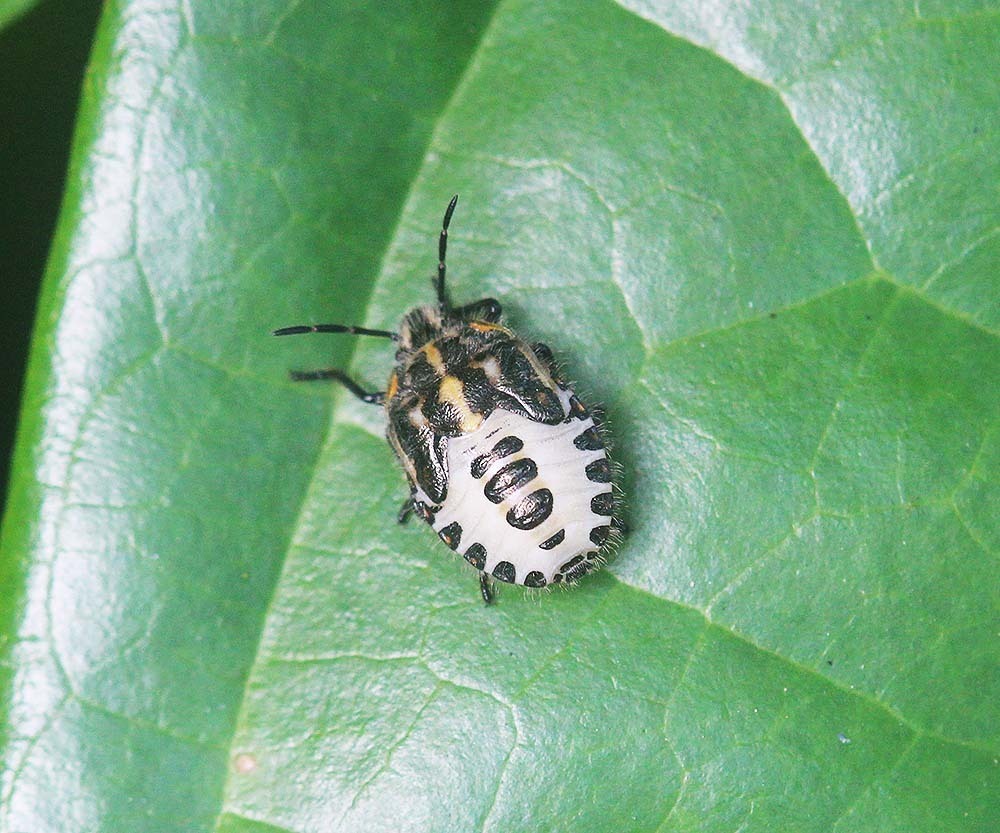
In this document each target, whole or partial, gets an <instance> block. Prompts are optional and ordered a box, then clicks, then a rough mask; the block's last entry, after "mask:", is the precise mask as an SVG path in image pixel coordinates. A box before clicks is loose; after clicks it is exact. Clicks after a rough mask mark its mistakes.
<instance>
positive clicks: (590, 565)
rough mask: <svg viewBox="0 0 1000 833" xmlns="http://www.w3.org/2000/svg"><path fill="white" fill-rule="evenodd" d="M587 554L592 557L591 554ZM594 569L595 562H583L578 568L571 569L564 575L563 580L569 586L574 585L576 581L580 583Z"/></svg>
mask: <svg viewBox="0 0 1000 833" xmlns="http://www.w3.org/2000/svg"><path fill="white" fill-rule="evenodd" d="M587 554H588V555H590V554H591V553H587ZM593 569H594V562H592V561H587V560H584V561H581V562H580V563H579V564H577V565H576V566H574V567H571V568H570V569H569V570H567V571H566V572H565V573H564V574H563V578H564V580H565V581H566V583H567V584H572V583H573V582H574V581H579V580H580V579H581V578H583V577H584V576H585V575H587V573H589V572H590V571H591V570H593Z"/></svg>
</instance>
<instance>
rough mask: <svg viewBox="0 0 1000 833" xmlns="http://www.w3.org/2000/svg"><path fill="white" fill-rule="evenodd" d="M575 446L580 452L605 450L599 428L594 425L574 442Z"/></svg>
mask: <svg viewBox="0 0 1000 833" xmlns="http://www.w3.org/2000/svg"><path fill="white" fill-rule="evenodd" d="M573 445H575V446H576V447H577V448H579V449H580V451H600V450H601V449H602V448H604V441H603V440H602V439H601V435H600V433H599V432H598V430H597V428H596V427H594V426H593V425H592V426H591V427H590V428H588V429H587V430H586V431H584V432H583V433H582V434H580V435H579V436H578V437H576V438H575V439H574V440H573Z"/></svg>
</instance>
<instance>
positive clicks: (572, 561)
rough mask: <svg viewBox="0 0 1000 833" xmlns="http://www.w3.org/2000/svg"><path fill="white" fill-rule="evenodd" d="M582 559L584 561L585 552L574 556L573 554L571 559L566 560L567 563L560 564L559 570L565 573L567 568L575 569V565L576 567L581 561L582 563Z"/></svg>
mask: <svg viewBox="0 0 1000 833" xmlns="http://www.w3.org/2000/svg"><path fill="white" fill-rule="evenodd" d="M581 561H583V554H582V553H581V554H580V555H574V556H573V557H572V558H571V559H570V560H569V561H567V562H566V563H565V564H561V565H560V566H559V572H560V573H565V572H566V571H567V570H571V569H573V568H574V567H575V566H576V565H577V564H579V563H580V562H581Z"/></svg>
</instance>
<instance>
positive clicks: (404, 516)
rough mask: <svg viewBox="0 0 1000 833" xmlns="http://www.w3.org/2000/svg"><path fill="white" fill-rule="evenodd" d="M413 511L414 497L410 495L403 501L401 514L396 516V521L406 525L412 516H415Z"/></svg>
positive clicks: (400, 508) (400, 509)
mask: <svg viewBox="0 0 1000 833" xmlns="http://www.w3.org/2000/svg"><path fill="white" fill-rule="evenodd" d="M413 509H414V507H413V495H410V496H409V497H408V498H407V499H406V500H404V501H403V505H402V506H400V507H399V514H398V515H397V516H396V520H397V521H398V522H399V523H401V524H405V523H406V522H407V521H408V520H409V519H410V515H412V514H413Z"/></svg>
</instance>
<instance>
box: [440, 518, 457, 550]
mask: <svg viewBox="0 0 1000 833" xmlns="http://www.w3.org/2000/svg"><path fill="white" fill-rule="evenodd" d="M438 537H440V539H441V540H442V541H444V542H445V543H446V544H447V545H448V546H449V547H451V548H452V549H453V550H455V549H458V545H459V544H461V543H462V525H461V524H460V523H459V522H458V521H452V522H451V523H450V524H448V526H446V527H445V528H444V529H442V530H441V531H440V532H439V533H438Z"/></svg>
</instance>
